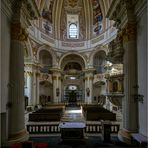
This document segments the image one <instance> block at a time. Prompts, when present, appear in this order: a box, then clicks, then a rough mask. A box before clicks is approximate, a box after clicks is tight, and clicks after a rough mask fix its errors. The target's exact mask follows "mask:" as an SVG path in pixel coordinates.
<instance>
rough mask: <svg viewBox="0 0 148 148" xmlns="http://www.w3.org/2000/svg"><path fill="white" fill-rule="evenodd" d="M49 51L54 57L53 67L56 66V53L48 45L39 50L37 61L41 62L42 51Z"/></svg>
mask: <svg viewBox="0 0 148 148" xmlns="http://www.w3.org/2000/svg"><path fill="white" fill-rule="evenodd" d="M43 50H45V51H48V52H49V53H50V55H51V57H52V65H56V58H57V57H56V54H55V53H54V51H53V50H52V49H51V48H50V47H49V46H47V45H43V46H41V47H39V48H38V52H37V60H39V54H40V52H41V51H43Z"/></svg>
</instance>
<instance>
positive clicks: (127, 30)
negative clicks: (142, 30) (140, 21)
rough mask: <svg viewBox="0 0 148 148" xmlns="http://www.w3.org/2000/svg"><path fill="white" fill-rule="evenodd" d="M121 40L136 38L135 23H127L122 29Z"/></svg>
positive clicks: (126, 40)
mask: <svg viewBox="0 0 148 148" xmlns="http://www.w3.org/2000/svg"><path fill="white" fill-rule="evenodd" d="M122 37H123V42H128V41H133V40H136V24H132V23H127V24H126V26H125V27H124V28H123V29H122Z"/></svg>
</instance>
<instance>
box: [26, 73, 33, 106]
mask: <svg viewBox="0 0 148 148" xmlns="http://www.w3.org/2000/svg"><path fill="white" fill-rule="evenodd" d="M27 89H28V97H29V100H28V106H32V105H33V73H32V72H27Z"/></svg>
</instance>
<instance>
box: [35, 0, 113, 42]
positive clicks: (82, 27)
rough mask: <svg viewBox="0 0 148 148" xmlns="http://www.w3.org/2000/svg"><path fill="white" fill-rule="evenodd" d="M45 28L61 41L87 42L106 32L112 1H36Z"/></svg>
mask: <svg viewBox="0 0 148 148" xmlns="http://www.w3.org/2000/svg"><path fill="white" fill-rule="evenodd" d="M36 3H37V6H38V8H39V10H40V13H41V16H42V18H43V19H44V20H46V23H45V24H44V28H45V29H46V30H47V31H48V32H49V34H52V37H53V38H55V39H57V40H61V41H86V40H90V39H92V38H95V37H96V36H99V35H100V34H101V33H103V32H104V31H105V30H106V19H105V15H106V12H107V9H108V8H109V6H110V3H111V0H36Z"/></svg>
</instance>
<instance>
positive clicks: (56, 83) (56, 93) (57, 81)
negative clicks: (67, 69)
mask: <svg viewBox="0 0 148 148" xmlns="http://www.w3.org/2000/svg"><path fill="white" fill-rule="evenodd" d="M53 102H54V103H59V102H61V73H60V72H54V73H53Z"/></svg>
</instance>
